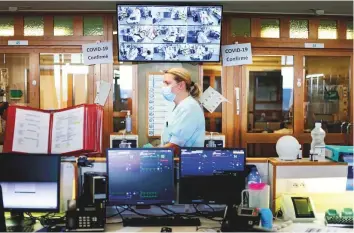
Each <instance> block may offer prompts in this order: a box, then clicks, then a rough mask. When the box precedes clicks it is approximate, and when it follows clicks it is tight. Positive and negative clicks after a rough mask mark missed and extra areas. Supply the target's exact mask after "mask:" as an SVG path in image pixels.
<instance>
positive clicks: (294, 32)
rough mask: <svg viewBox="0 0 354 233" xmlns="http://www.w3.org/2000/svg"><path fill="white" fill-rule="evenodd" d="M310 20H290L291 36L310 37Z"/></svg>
mask: <svg viewBox="0 0 354 233" xmlns="http://www.w3.org/2000/svg"><path fill="white" fill-rule="evenodd" d="M308 37H309V21H308V20H306V19H295V20H290V38H298V39H308Z"/></svg>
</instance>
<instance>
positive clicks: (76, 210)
mask: <svg viewBox="0 0 354 233" xmlns="http://www.w3.org/2000/svg"><path fill="white" fill-rule="evenodd" d="M84 166H85V164H84V165H83V167H84ZM80 170H81V169H80ZM83 180H84V181H83V185H82V187H80V189H81V192H80V194H81V195H80V197H79V199H78V200H77V202H76V203H75V204H76V206H75V205H74V204H73V207H72V208H70V209H69V210H68V211H67V212H66V230H67V231H71V232H76V231H87V232H89V231H95V232H98V231H104V230H105V223H106V201H107V173H105V172H85V173H84V178H83Z"/></svg>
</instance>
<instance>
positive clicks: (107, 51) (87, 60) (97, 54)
mask: <svg viewBox="0 0 354 233" xmlns="http://www.w3.org/2000/svg"><path fill="white" fill-rule="evenodd" d="M82 52H83V54H84V64H85V65H95V64H107V63H113V46H112V42H101V43H94V44H85V45H82Z"/></svg>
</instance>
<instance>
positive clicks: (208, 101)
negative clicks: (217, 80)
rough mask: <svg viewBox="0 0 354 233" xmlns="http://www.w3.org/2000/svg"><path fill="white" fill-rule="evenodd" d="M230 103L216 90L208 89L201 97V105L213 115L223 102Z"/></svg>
mask: <svg viewBox="0 0 354 233" xmlns="http://www.w3.org/2000/svg"><path fill="white" fill-rule="evenodd" d="M224 101H226V102H229V101H228V100H227V99H226V98H225V97H224V96H223V95H221V94H220V93H219V92H217V91H216V90H215V89H214V88H212V87H208V89H206V90H205V91H204V93H203V94H202V96H201V97H200V103H201V104H202V105H203V106H204V108H205V109H206V110H208V111H209V112H211V113H213V112H214V111H215V109H216V108H217V107H218V106H219V105H220V104H221V103H222V102H224Z"/></svg>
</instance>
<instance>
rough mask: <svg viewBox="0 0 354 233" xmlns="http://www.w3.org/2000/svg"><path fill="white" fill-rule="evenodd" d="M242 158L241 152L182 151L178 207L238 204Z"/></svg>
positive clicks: (241, 186)
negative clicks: (183, 205)
mask: <svg viewBox="0 0 354 233" xmlns="http://www.w3.org/2000/svg"><path fill="white" fill-rule="evenodd" d="M245 156H246V155H245V150H244V149H226V148H182V149H181V156H180V180H179V203H181V204H240V201H241V192H242V190H243V189H244V188H245Z"/></svg>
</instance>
